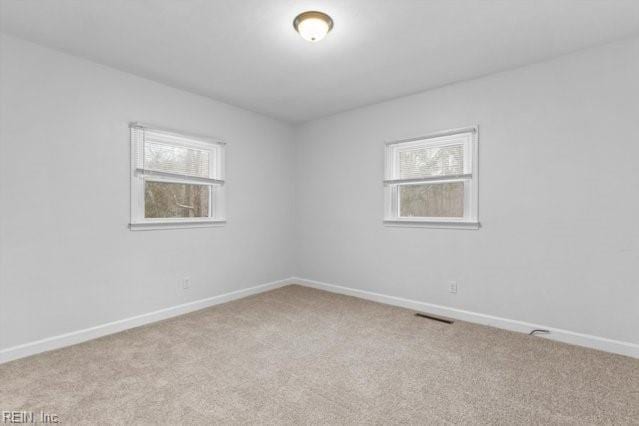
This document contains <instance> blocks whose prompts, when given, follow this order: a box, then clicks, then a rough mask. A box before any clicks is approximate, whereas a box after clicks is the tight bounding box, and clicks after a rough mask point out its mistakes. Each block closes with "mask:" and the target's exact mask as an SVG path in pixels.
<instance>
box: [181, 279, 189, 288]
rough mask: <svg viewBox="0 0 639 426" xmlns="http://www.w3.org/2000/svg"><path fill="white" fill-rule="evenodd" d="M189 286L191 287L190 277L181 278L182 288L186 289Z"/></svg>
mask: <svg viewBox="0 0 639 426" xmlns="http://www.w3.org/2000/svg"><path fill="white" fill-rule="evenodd" d="M189 288H191V278H184V279H182V289H183V290H188V289H189Z"/></svg>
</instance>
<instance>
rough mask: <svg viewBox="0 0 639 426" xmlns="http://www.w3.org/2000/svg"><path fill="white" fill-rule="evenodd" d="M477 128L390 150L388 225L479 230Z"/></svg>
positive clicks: (386, 183)
mask: <svg viewBox="0 0 639 426" xmlns="http://www.w3.org/2000/svg"><path fill="white" fill-rule="evenodd" d="M477 133H478V132H477V128H475V127H473V128H467V129H461V130H454V131H448V132H442V133H437V134H434V135H430V136H425V137H422V138H418V139H410V140H403V141H398V142H390V143H388V144H386V171H385V179H384V193H385V195H384V200H385V201H384V202H385V214H384V222H385V223H386V224H388V225H410V226H433V227H444V228H474V229H477V228H478V227H479V222H478V219H477V207H478V182H477V148H478V144H477Z"/></svg>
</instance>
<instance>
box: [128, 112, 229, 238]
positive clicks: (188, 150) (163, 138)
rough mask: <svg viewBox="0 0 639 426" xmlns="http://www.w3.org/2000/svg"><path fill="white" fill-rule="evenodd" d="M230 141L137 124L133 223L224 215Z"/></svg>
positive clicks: (146, 225)
mask: <svg viewBox="0 0 639 426" xmlns="http://www.w3.org/2000/svg"><path fill="white" fill-rule="evenodd" d="M224 217H225V216H224V144H223V143H222V142H216V141H212V140H208V139H207V138H202V137H194V136H186V135H182V134H178V133H175V132H171V131H166V130H160V129H154V128H150V127H147V126H145V125H142V124H138V123H134V124H131V224H130V228H131V229H159V228H173V227H197V226H211V225H216V224H222V223H224V222H225V219H224Z"/></svg>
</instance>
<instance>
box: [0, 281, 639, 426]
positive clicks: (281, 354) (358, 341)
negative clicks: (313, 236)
mask: <svg viewBox="0 0 639 426" xmlns="http://www.w3.org/2000/svg"><path fill="white" fill-rule="evenodd" d="M0 410H31V411H38V412H39V411H40V410H43V411H45V412H48V413H53V414H57V415H58V416H59V419H60V420H61V421H62V422H64V423H72V424H76V423H92V424H94V423H103V424H107V423H108V424H112V423H139V424H142V423H158V422H161V423H214V422H216V423H233V424H245V423H263V424H264V423H268V424H272V423H288V424H308V423H313V424H318V423H321V424H328V423H330V424H352V423H360V424H364V423H365V424H371V423H375V424H388V423H411V424H450V423H455V424H457V423H467V424H468V423H472V424H477V423H492V424H494V423H499V424H508V425H512V424H529V423H536V424H542V423H543V424H547V423H573V424H591V423H603V424H610V423H616V424H639V360H637V359H632V358H628V357H623V356H618V355H611V354H607V353H604V352H598V351H594V350H589V349H584V348H580V347H576V346H569V345H564V344H560V343H556V342H553V341H549V340H545V339H543V338H539V337H529V336H526V335H523V334H517V333H510V332H506V331H502V330H497V329H494V328H489V327H483V326H478V325H473V324H469V323H464V322H455V323H454V324H453V325H447V324H442V323H439V322H435V321H431V320H428V319H423V318H418V317H415V316H414V315H413V312H411V311H409V310H405V309H401V308H395V307H390V306H385V305H380V304H376V303H372V302H368V301H363V300H359V299H355V298H351V297H346V296H341V295H335V294H331V293H326V292H322V291H318V290H313V289H308V288H304V287H300V286H288V287H284V288H281V289H278V290H274V291H271V292H268V293H263V294H260V295H257V296H253V297H249V298H246V299H242V300H238V301H235V302H231V303H227V304H225V305H219V306H215V307H212V308H209V309H205V310H202V311H198V312H195V313H192V314H189V315H185V316H182V317H178V318H174V319H170V320H167V321H163V322H160V323H155V324H152V325H149V326H145V327H141V328H137V329H133V330H129V331H126V332H123V333H119V334H116V335H112V336H108V337H105V338H101V339H98V340H94V341H91V342H87V343H83V344H80V345H76V346H73V347H69V348H65V349H61V350H57V351H53V352H49V353H46V354H41V355H36V356H33V357H31V358H26V359H23V360H18V361H14V362H11V363H7V364H4V365H0Z"/></svg>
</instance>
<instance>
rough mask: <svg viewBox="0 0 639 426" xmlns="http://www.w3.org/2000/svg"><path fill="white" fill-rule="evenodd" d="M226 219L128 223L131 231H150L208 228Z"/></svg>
mask: <svg viewBox="0 0 639 426" xmlns="http://www.w3.org/2000/svg"><path fill="white" fill-rule="evenodd" d="M225 224H226V220H219V219H218V220H185V221H170V222H140V223H129V229H130V230H131V231H151V230H157V229H187V228H208V227H212V226H223V225H225Z"/></svg>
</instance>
